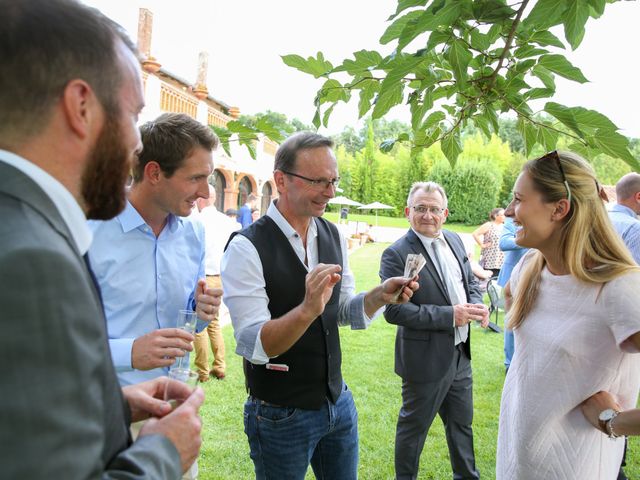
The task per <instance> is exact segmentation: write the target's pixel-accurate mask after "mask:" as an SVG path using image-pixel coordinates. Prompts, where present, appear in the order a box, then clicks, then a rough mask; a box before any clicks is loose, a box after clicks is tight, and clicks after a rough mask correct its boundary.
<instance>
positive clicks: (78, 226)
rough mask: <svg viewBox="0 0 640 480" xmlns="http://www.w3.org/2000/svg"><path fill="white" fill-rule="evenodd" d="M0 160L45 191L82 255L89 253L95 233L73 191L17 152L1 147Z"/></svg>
mask: <svg viewBox="0 0 640 480" xmlns="http://www.w3.org/2000/svg"><path fill="white" fill-rule="evenodd" d="M0 161H2V162H5V163H7V164H9V165H11V166H12V167H14V168H17V169H18V170H20V171H21V172H22V173H24V174H25V175H26V176H27V177H29V178H30V179H31V180H33V181H34V182H35V183H36V184H37V185H38V186H39V187H40V188H41V189H42V190H43V191H44V192H45V194H46V195H47V196H48V197H49V198H50V199H51V201H52V202H53V204H54V205H55V207H56V209H57V210H58V213H60V216H61V217H62V220H63V221H64V223H65V224H66V225H67V227H68V228H69V231H70V232H71V237H72V238H73V241H74V243H75V244H76V247H77V248H78V251H79V252H80V255H84V254H85V253H87V250H89V246H90V245H91V241H92V240H93V234H92V232H91V229H89V227H88V225H87V218H86V216H85V214H84V212H83V211H82V208H80V205H79V204H78V202H77V201H76V199H75V198H74V197H73V195H71V192H69V190H67V189H66V188H65V186H64V185H62V183H60V182H59V181H58V180H57V179H56V178H55V177H53V176H51V175H49V174H48V173H47V172H45V171H44V170H43V169H41V168H40V167H38V166H37V165H36V164H34V163H32V162H30V161H29V160H27V159H25V158H22V157H20V156H19V155H16V154H15V153H12V152H9V151H7V150H1V149H0Z"/></svg>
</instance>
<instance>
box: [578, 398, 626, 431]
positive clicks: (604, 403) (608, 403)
mask: <svg viewBox="0 0 640 480" xmlns="http://www.w3.org/2000/svg"><path fill="white" fill-rule="evenodd" d="M580 407H581V408H582V413H583V414H584V416H585V417H587V420H589V423H590V424H591V425H593V426H594V427H596V428H597V429H598V430H600V422H599V421H598V420H599V419H598V417H599V416H600V413H601V412H602V411H604V410H606V409H608V408H612V409H614V410H616V411H618V412H619V411H620V410H622V408H621V407H620V405H618V402H616V399H615V397H614V396H613V395H611V394H610V393H609V392H598V393H596V394H594V395H592V396H590V397H589V398H587V399H586V400H585V401H584V402H583V403H582V405H581V406H580ZM604 433H607V432H604Z"/></svg>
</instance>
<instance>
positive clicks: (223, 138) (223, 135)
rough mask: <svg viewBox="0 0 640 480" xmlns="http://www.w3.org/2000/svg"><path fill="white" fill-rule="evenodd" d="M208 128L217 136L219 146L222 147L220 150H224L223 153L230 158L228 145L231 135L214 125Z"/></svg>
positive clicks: (224, 129) (223, 128)
mask: <svg viewBox="0 0 640 480" xmlns="http://www.w3.org/2000/svg"><path fill="white" fill-rule="evenodd" d="M209 128H211V129H212V130H213V131H214V132H215V134H216V135H217V136H218V139H219V140H220V145H222V148H223V149H224V151H225V153H226V154H227V155H228V156H229V157H230V156H231V145H230V144H229V141H230V140H231V135H232V133H231V132H230V131H229V130H228V129H227V128H225V127H217V126H215V125H209Z"/></svg>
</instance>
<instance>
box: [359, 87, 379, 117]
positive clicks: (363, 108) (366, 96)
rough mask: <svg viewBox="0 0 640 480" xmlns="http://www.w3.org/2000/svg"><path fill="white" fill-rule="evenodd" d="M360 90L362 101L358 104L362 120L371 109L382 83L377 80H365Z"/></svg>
mask: <svg viewBox="0 0 640 480" xmlns="http://www.w3.org/2000/svg"><path fill="white" fill-rule="evenodd" d="M360 86H361V89H360V101H359V102H358V118H362V117H363V116H364V115H365V114H366V113H367V112H368V111H369V109H370V108H371V100H373V97H374V96H375V94H376V93H378V91H380V83H379V82H378V81H377V80H364V81H363V82H362V83H361V84H360Z"/></svg>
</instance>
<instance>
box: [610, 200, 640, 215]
mask: <svg viewBox="0 0 640 480" xmlns="http://www.w3.org/2000/svg"><path fill="white" fill-rule="evenodd" d="M611 211H612V212H618V213H623V214H625V215H628V216H630V217H633V218H638V217H637V216H636V212H634V211H633V210H631V209H630V208H629V207H627V206H626V205H620V204H619V203H616V204H615V205H614V206H613V207H611Z"/></svg>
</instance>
